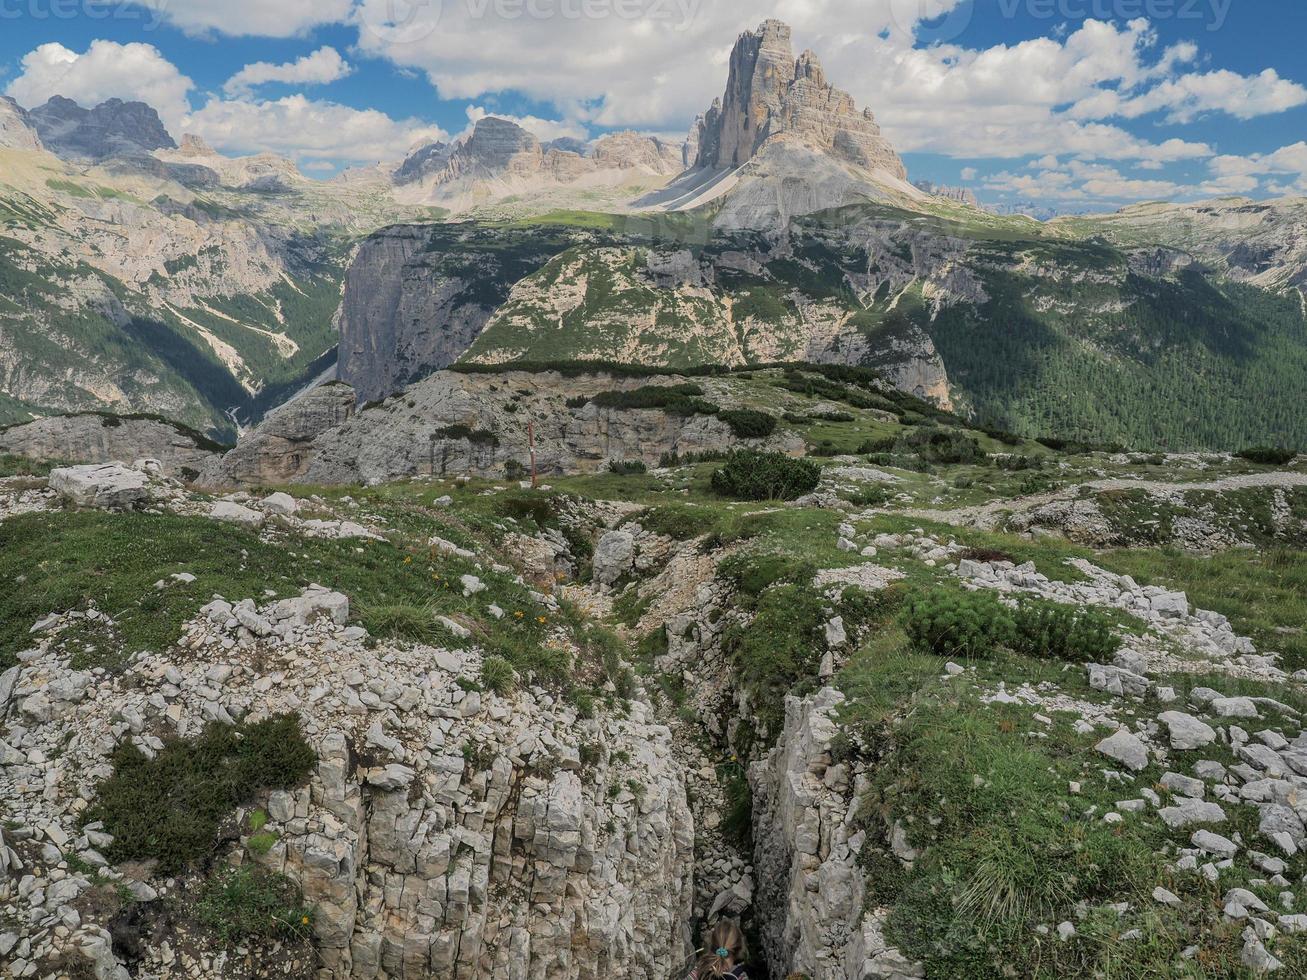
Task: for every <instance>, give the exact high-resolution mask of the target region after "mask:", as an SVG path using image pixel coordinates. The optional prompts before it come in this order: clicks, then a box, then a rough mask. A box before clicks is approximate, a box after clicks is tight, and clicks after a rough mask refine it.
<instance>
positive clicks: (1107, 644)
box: [1011, 600, 1121, 664]
mask: <svg viewBox="0 0 1307 980" xmlns="http://www.w3.org/2000/svg"><path fill="white" fill-rule="evenodd" d="M1011 646H1012V649H1013V650H1015V651H1016V652H1017V653H1022V654H1025V655H1026V656H1028V657H1037V658H1039V659H1043V660H1062V661H1067V662H1069V663H1081V664H1087V663H1105V662H1107V661H1108V660H1109V659H1110V658H1111V657H1112V655H1113V654H1114V653H1116V651H1117V650H1118V649H1119V648H1120V646H1121V644H1120V642H1119V641H1118V640H1117V638H1116V633H1115V630H1114V624H1113V622H1112V620H1111V619H1109V618H1108V617H1107V616H1105V615H1104V614H1103V613H1101V612H1099V611H1098V610H1096V609H1081V608H1079V607H1076V606H1067V605H1063V604H1061V603H1056V602H1042V601H1039V600H1025V601H1023V602H1022V603H1021V605H1020V606H1019V607H1018V608H1017V611H1016V616H1015V629H1014V631H1013V634H1012V640H1011Z"/></svg>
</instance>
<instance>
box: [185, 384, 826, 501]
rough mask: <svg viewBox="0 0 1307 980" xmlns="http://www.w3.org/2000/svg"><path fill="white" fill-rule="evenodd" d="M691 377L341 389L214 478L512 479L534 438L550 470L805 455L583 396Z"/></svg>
mask: <svg viewBox="0 0 1307 980" xmlns="http://www.w3.org/2000/svg"><path fill="white" fill-rule="evenodd" d="M687 381H688V379H685V378H675V377H666V378H656V379H651V380H641V379H630V378H615V377H612V376H609V375H604V374H598V375H587V376H583V377H563V376H562V375H558V374H554V373H545V374H525V373H518V372H508V373H505V374H462V373H458V372H449V371H442V372H439V373H437V374H434V375H432V376H431V377H429V378H427V379H426V380H425V381H423V382H421V383H419V384H416V385H414V386H413V387H411V388H409V389H407V390H406V391H404V392H403V393H402V394H400V395H398V396H396V397H394V398H391V399H389V400H387V401H386V402H384V403H383V404H380V405H374V406H371V407H365V408H364V409H363V410H362V411H360V412H358V414H357V415H354V414H352V413H351V411H350V404H351V403H352V399H353V393H352V392H351V391H350V389H348V388H346V387H345V386H343V385H335V386H331V387H329V388H326V389H320V390H319V392H314V393H312V394H310V395H308V396H305V398H303V399H301V400H300V401H298V402H296V403H293V404H291V405H288V406H286V407H285V408H283V409H281V410H279V411H277V412H276V413H274V414H273V415H271V416H270V417H269V418H268V420H267V421H266V422H265V423H264V424H263V425H262V426H260V427H259V428H258V429H256V430H254V431H253V432H252V433H250V434H249V435H248V436H247V437H246V438H245V439H243V440H242V441H241V442H240V444H239V445H238V446H237V447H236V448H235V449H234V450H232V452H231V453H229V454H228V455H227V456H226V457H225V458H224V459H223V460H222V461H221V462H220V463H218V464H217V465H216V466H211V467H210V468H209V469H208V470H206V474H205V478H204V482H205V483H207V484H211V485H215V486H233V485H240V484H256V485H257V484H278V483H306V484H329V485H339V484H350V483H378V482H388V481H393V480H403V479H411V478H413V477H422V476H436V477H447V476H463V475H470V476H481V477H489V478H502V477H504V476H505V475H506V474H517V475H521V474H524V473H526V472H528V471H529V466H530V462H531V455H532V454H531V446H530V440H531V436H532V434H533V435H534V439H535V460H536V465H537V468H538V470H539V472H540V473H541V474H546V475H557V474H566V473H588V472H596V471H603V470H606V469H607V468H608V464H609V462H610V461H612V460H616V461H625V460H642V461H644V462H645V463H646V464H647V465H649V466H657V465H658V462H659V459H660V458H661V457H662V456H663V454H665V453H679V454H681V455H686V454H693V453H706V452H722V451H724V450H727V449H731V448H735V447H737V446H740V445H754V446H758V445H766V446H767V447H769V448H772V449H777V450H780V451H784V452H789V453H799V452H802V449H803V441H802V440H801V439H800V438H798V437H797V436H795V435H794V434H792V433H787V432H784V431H778V433H777V434H776V435H774V436H772V437H770V438H769V439H767V440H744V439H740V438H739V437H737V436H735V435H734V434H733V432H732V430H731V428H730V426H729V425H728V424H727V423H725V422H723V421H722V420H720V419H718V418H716V417H715V416H712V415H692V416H688V417H687V416H681V415H675V414H669V413H666V412H663V411H661V410H635V409H621V408H608V407H603V406H601V405H596V404H590V403H587V404H585V405H577V404H576V402H577V401H578V400H579V399H581V398H593V397H595V396H597V395H599V394H601V393H604V392H612V391H619V390H630V389H632V388H639V387H643V386H645V385H648V384H657V385H673V384H678V383H682V384H683V383H687ZM703 385H704V391H705V397H706V398H708V399H711V400H712V401H713V402H714V404H717V405H719V406H720V407H722V408H728V409H729V408H736V407H742V403H741V402H740V401H739V399H738V396H737V395H736V394H734V393H733V386H732V385H731V384H730V383H729V382H726V381H718V380H715V379H714V380H710V381H705V382H703ZM569 403H570V404H569ZM342 416H343V417H342ZM333 420H336V421H334V422H333ZM528 426H531V427H532V430H533V432H529V431H528Z"/></svg>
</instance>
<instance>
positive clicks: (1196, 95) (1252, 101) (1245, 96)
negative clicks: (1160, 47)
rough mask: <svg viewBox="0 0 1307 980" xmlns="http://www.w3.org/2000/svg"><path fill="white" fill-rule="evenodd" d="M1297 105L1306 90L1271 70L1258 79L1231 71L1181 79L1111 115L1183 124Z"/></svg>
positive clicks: (1304, 98) (1246, 116) (1245, 116)
mask: <svg viewBox="0 0 1307 980" xmlns="http://www.w3.org/2000/svg"><path fill="white" fill-rule="evenodd" d="M1301 105H1307V88H1304V87H1303V86H1302V85H1299V84H1298V83H1297V82H1294V81H1290V80H1289V79H1287V78H1281V77H1280V74H1279V73H1278V72H1277V71H1276V70H1275V69H1274V68H1267V69H1266V70H1265V71H1264V72H1262V73H1261V74H1260V75H1238V74H1236V73H1234V72H1232V71H1212V72H1207V73H1206V74H1201V75H1197V74H1193V75H1181V76H1180V77H1179V78H1174V79H1170V80H1167V81H1164V82H1162V83H1161V84H1159V85H1158V86H1157V87H1156V88H1153V89H1152V90H1150V91H1148V92H1146V93H1144V94H1143V95H1140V96H1138V97H1137V98H1134V99H1129V100H1126V101H1124V102H1122V103H1121V104H1120V105H1119V106H1118V107H1117V108H1116V111H1115V113H1114V114H1116V115H1120V116H1123V117H1125V118H1127V119H1136V118H1138V117H1139V116H1143V115H1146V114H1148V113H1150V112H1157V111H1165V112H1166V113H1167V119H1168V121H1170V122H1175V123H1187V122H1192V121H1193V120H1194V119H1196V118H1198V117H1199V116H1200V115H1202V114H1204V113H1207V112H1224V113H1227V114H1228V115H1231V116H1234V117H1235V118H1236V119H1255V118H1257V117H1258V116H1267V115H1273V114H1275V113H1278V112H1284V111H1286V110H1288V109H1296V108H1297V107H1298V106H1301Z"/></svg>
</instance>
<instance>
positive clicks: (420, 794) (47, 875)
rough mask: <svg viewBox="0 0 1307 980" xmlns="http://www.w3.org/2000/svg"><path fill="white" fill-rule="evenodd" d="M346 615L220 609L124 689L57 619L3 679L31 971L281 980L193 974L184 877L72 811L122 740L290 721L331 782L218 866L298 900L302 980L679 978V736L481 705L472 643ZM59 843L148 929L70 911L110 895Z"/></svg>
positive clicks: (498, 701)
mask: <svg viewBox="0 0 1307 980" xmlns="http://www.w3.org/2000/svg"><path fill="white" fill-rule="evenodd" d="M232 598H233V599H235V598H236V597H232ZM348 608H349V601H348V599H347V598H346V597H345V596H343V595H340V594H338V593H332V592H328V591H326V590H322V589H310V590H309V591H307V592H305V593H304V595H302V596H300V597H297V598H293V599H289V600H283V601H281V602H277V603H271V604H269V605H267V606H264V607H262V608H256V606H255V603H254V602H253V601H250V600H245V601H243V602H240V603H237V604H235V605H233V604H232V603H231V602H228V601H225V600H215V601H214V602H213V603H211V604H210V605H208V606H206V607H205V609H204V610H203V611H202V613H201V615H200V616H199V617H197V618H196V619H195V620H193V621H192V622H191V623H190V624H189V625H188V627H187V630H186V635H185V637H184V638H183V640H182V642H181V644H180V645H178V646H177V647H176V648H175V649H174V650H172V651H170V652H163V653H157V654H143V655H141V656H138V657H137V658H136V659H135V660H134V662H133V664H132V669H131V671H130V673H128V674H124V675H119V674H117V673H107V672H104V671H96V672H95V674H91V673H87V672H80V671H75V670H72V669H71V668H70V667H69V666H68V661H67V660H66V658H65V657H63V656H62V655H61V654H60V653H59V650H58V647H57V645H56V644H54V643H53V642H52V637H54V636H56V635H57V634H58V633H59V631H60V630H61V629H62V628H63V627H64V626H66V625H67V623H66V622H63V621H56V620H57V618H56V619H52V620H51V621H49V622H46V623H44V624H43V633H42V634H41V636H40V637H37V638H36V641H35V645H34V648H33V649H32V651H30V653H29V654H25V655H24V657H23V663H22V665H21V666H20V667H16V668H14V669H13V670H11V671H9V672H7V673H6V674H4V675H3V680H2V681H0V695H3V697H2V698H0V761H2V762H3V765H0V791H3V793H4V798H5V800H6V802H7V807H6V819H7V822H6V828H8V829H7V830H6V831H5V833H6V834H13V833H18V834H20V835H21V842H22V845H23V850H22V854H23V857H22V858H19V857H18V855H17V853H15V855H14V859H15V860H16V861H20V862H21V863H20V864H18V865H17V867H18V868H22V873H23V874H25V875H28V876H29V877H28V878H27V879H26V880H28V881H30V882H35V881H37V880H38V879H36V878H35V877H31V876H32V875H35V874H40V875H41V877H40V879H39V881H40V882H41V883H42V885H41V887H37V888H31V887H27V886H22V887H20V888H19V889H18V890H17V896H13V893H12V892H11V891H10V890H9V889H10V887H11V886H10V885H9V883H8V881H9V877H8V876H3V878H0V896H4V897H6V898H9V897H11V896H12V897H14V900H15V902H16V909H17V915H16V916H15V917H14V918H13V919H10V918H8V917H7V918H6V920H5V925H4V927H3V928H0V933H5V934H6V935H7V934H8V931H9V926H10V924H11V923H12V924H13V925H14V927H15V928H16V929H17V932H16V933H15V934H14V935H15V943H17V942H18V937H20V936H21V938H22V942H21V948H20V949H19V951H18V954H17V955H18V958H19V959H20V960H22V963H23V966H22V967H21V971H25V970H26V969H27V965H28V964H29V963H30V964H35V963H37V962H42V961H48V960H52V959H54V958H55V957H56V956H57V955H64V956H70V957H72V961H79V960H81V959H82V958H83V957H86V958H90V957H91V956H92V953H94V956H95V958H96V960H97V963H98V968H97V972H96V974H95V975H96V976H104V977H115V978H117V977H126V976H127V975H128V974H127V973H126V968H125V966H124V964H123V963H122V962H121V961H120V960H119V959H118V958H117V957H124V958H128V960H127V961H128V962H129V963H130V965H131V967H132V970H133V973H138V972H139V975H143V976H144V975H149V976H159V977H178V976H182V975H189V976H195V977H219V976H223V977H241V978H251V980H253V978H259V977H267V976H271V975H283V974H284V972H285V971H283V970H280V969H275V968H274V967H272V966H271V965H270V962H268V961H263V960H259V959H257V958H256V957H257V956H259V955H261V954H260V953H259V952H258V951H254V950H247V951H246V953H243V954H242V955H241V957H240V958H239V959H237V958H236V957H232V962H231V963H229V964H227V965H226V966H224V965H223V963H224V961H225V959H226V957H223V959H222V960H220V961H219V962H217V963H215V964H213V965H210V964H209V961H208V959H207V958H206V959H205V961H204V963H203V964H201V963H200V962H199V961H198V960H193V961H192V962H191V963H190V964H189V968H188V965H187V964H186V962H185V960H184V959H183V960H182V961H180V962H179V961H178V960H177V953H176V952H175V951H174V945H170V944H175V946H182V945H183V944H182V943H181V941H180V940H179V937H178V936H177V935H176V934H175V933H174V930H173V929H172V928H171V927H170V926H169V925H167V923H170V922H172V921H173V920H172V918H170V917H171V916H174V915H175V914H176V913H175V912H173V911H170V908H175V906H174V905H172V904H171V903H172V900H173V898H174V891H175V889H176V888H177V887H178V883H177V882H176V881H175V880H166V879H164V878H153V877H151V876H150V874H149V871H148V868H146V869H141V870H139V871H137V872H135V873H134V874H133V875H132V876H131V877H129V878H127V879H124V878H123V876H122V874H120V873H119V872H118V871H117V870H116V869H112V868H106V862H105V859H104V858H103V857H101V856H100V854H99V852H98V851H97V848H104V847H105V846H106V845H107V844H109V843H111V842H112V837H110V836H109V835H107V834H104V833H100V832H99V831H98V830H97V829H96V828H95V827H91V828H89V829H84V828H83V827H82V826H81V825H80V823H79V821H78V812H79V811H80V810H81V809H82V808H84V806H85V802H86V800H88V799H91V798H93V797H94V794H95V789H96V786H97V784H98V783H99V781H100V780H101V779H102V778H103V777H104V776H105V775H106V774H107V772H108V771H109V770H110V764H109V763H110V756H111V753H112V752H113V750H114V748H115V747H116V746H117V745H118V744H119V743H120V742H122V741H131V742H133V743H134V744H136V745H137V746H138V747H141V748H143V749H144V750H145V751H146V752H147V753H149V754H151V755H152V754H153V753H154V752H155V751H157V750H158V749H159V748H161V747H162V745H163V743H162V741H161V738H172V737H183V738H184V737H191V736H195V735H197V734H198V733H199V732H200V731H201V729H203V728H204V727H205V726H206V725H208V724H210V723H213V722H215V721H217V722H227V723H230V720H231V719H232V718H240V719H242V720H243V721H244V722H245V723H254V722H257V721H259V720H261V719H266V718H270V717H272V716H276V715H281V714H285V713H287V712H291V713H294V714H296V715H298V716H299V718H300V725H301V728H302V731H303V732H304V735H305V738H306V739H307V741H308V743H309V745H310V746H311V747H312V749H313V751H314V753H315V755H316V760H317V761H316V766H315V767H314V769H313V771H312V774H311V776H310V778H309V779H308V781H307V784H305V785H303V786H302V787H300V788H292V789H288V790H277V791H275V792H272V793H271V794H270V796H267V795H265V798H263V799H261V800H257V801H251V802H252V803H255V804H257V805H258V806H259V807H260V808H261V812H262V813H263V814H264V815H265V818H266V819H265V820H264V821H263V822H262V823H261V824H260V826H259V831H258V832H259V837H260V841H261V842H262V843H261V844H260V841H253V840H251V837H252V836H253V832H250V833H248V834H245V833H242V834H241V835H240V839H239V840H238V841H235V842H233V843H234V845H235V846H234V847H228V848H225V850H226V851H227V859H228V860H229V861H231V862H233V863H246V864H249V863H253V864H257V865H262V866H263V867H265V868H267V869H269V870H271V871H275V872H278V873H281V874H283V875H285V876H287V877H288V878H289V879H291V881H293V882H294V883H295V884H296V885H298V886H299V888H300V889H301V890H302V891H303V894H304V901H305V903H306V904H308V905H311V906H312V907H313V918H312V940H311V941H312V946H313V950H314V952H315V953H316V960H317V969H316V971H315V972H314V973H312V974H309V975H312V976H316V977H318V978H320V980H346V978H376V977H380V976H386V977H394V978H422V977H452V976H459V977H467V978H490V977H508V978H516V980H531V978H535V977H553V978H558V980H583V978H584V980H589V978H595V977H607V976H622V977H631V978H633V980H665V978H666V977H667V976H668V968H669V966H670V965H671V964H673V963H679V962H681V961H682V960H683V959H684V958H685V957H686V956H687V955H688V953H689V947H688V945H687V940H686V935H685V931H684V929H685V922H686V920H687V918H688V915H689V902H690V877H691V872H692V868H693V840H694V830H693V825H692V823H691V821H690V819H689V808H688V806H687V803H686V797H685V784H684V781H683V778H682V776H681V774H680V772H679V771H678V770H677V769H676V767H675V765H674V763H673V760H672V758H671V753H670V734H669V732H668V730H667V728H665V727H663V726H661V725H659V724H658V723H657V722H656V721H655V720H653V718H652V717H651V713H650V712H649V710H648V708H647V705H644V704H643V703H641V702H633V703H632V704H631V709H630V711H629V713H625V712H624V713H623V714H622V716H621V717H618V716H617V715H616V714H609V713H607V712H601V713H600V715H599V717H597V718H594V719H582V718H580V717H578V713H577V709H576V708H574V707H573V706H571V705H570V704H569V703H568V702H567V701H566V700H565V699H560V698H556V697H553V696H551V695H549V694H548V693H546V692H545V691H543V690H539V689H530V690H524V691H521V692H519V693H517V694H515V695H512V696H509V697H500V696H498V695H495V694H493V693H490V692H485V693H480V692H479V689H478V685H477V684H476V678H477V677H478V676H479V674H480V667H481V655H480V654H479V653H478V652H476V651H475V650H469V651H457V650H445V649H433V648H430V647H420V646H418V647H414V646H407V645H398V646H397V645H395V644H392V643H382V644H380V645H378V644H375V643H371V642H369V641H368V638H367V635H366V633H365V632H364V631H363V630H362V629H360V628H357V627H346V626H344V625H343V623H344V620H345V619H346V617H348V615H349V613H348ZM77 615H81V614H77ZM97 616H98V617H103V614H98V613H97ZM104 618H107V617H104ZM292 665H293V669H292ZM583 759H584V760H585V762H584V763H583V762H582V760H583ZM14 828H17V830H15V829H14ZM16 841H17V839H16ZM43 842H44V843H47V844H51V843H53V842H57V843H58V845H59V847H54V846H46V847H45V848H44V851H43V850H42V847H41V846H40V845H41V843H43ZM29 844H30V845H31V846H28V845H29ZM65 851H66V852H69V853H74V852H75V853H78V854H80V855H84V856H85V861H84V864H85V866H87V867H89V866H91V865H94V866H95V867H97V868H101V869H104V870H103V871H102V872H101V873H102V874H104V873H107V874H109V875H111V876H112V880H115V881H117V882H119V883H120V884H121V886H122V887H123V888H127V889H129V890H130V891H131V892H132V894H133V896H134V897H135V899H136V904H135V905H134V906H133V909H132V919H131V922H130V924H124V923H118V924H117V925H116V926H115V928H118V929H119V930H120V935H123V934H126V932H128V931H130V933H131V934H132V936H133V940H132V942H131V943H130V944H127V945H120V944H115V946H114V947H113V951H112V952H111V951H110V944H109V943H108V942H107V932H106V930H107V928H108V927H109V925H110V922H109V920H108V919H107V918H106V916H108V915H112V914H113V911H112V908H110V910H109V911H108V912H105V911H104V908H103V907H102V906H101V905H99V904H97V903H95V902H93V901H90V898H91V896H87V900H85V901H83V902H82V903H79V907H80V908H81V910H82V911H81V914H80V916H78V915H74V916H73V917H72V919H67V918H66V915H65V913H66V912H67V911H68V909H69V903H71V902H73V901H74V900H76V899H78V898H79V897H81V896H84V895H85V894H86V893H87V892H88V891H89V890H91V889H92V888H94V887H96V882H95V881H93V880H92V879H93V878H94V877H95V876H94V875H92V874H87V873H83V872H81V871H71V870H64V869H67V868H68V865H67V864H64V863H63V861H64V857H63V852H65ZM8 854H9V850H8V848H7V847H6V846H4V840H3V839H0V862H6V863H7V859H6V856H7V855H8ZM70 863H71V862H70ZM56 866H58V867H56ZM4 867H5V864H0V869H2V868H4ZM79 867H80V866H79ZM47 883H48V887H47V886H46V885H47ZM305 921H306V922H307V921H308V920H307V919H306V920H305ZM70 922H71V925H69V923H70ZM55 924H57V925H59V929H57V930H55V933H57V934H56V935H51V928H50V926H52V925H55ZM156 925H157V930H158V931H157V932H156ZM4 938H5V937H4V936H0V940H3V939H4ZM101 938H104V939H105V940H106V941H104V942H99V941H98V940H100V939H101ZM15 943H10V944H9V946H10V947H13V946H14V945H15ZM92 948H93V949H92ZM115 954H116V955H115ZM8 962H9V963H11V964H12V963H13V962H15V961H14V960H13V959H10V960H8ZM70 962H71V961H70ZM87 967H88V968H90V964H89V963H88V964H87ZM179 970H180V971H181V972H179ZM21 971H20V972H19V973H17V974H15V975H17V976H24V975H29V974H27V973H25V972H21ZM229 971H235V972H229ZM295 975H296V976H303V975H305V974H303V973H297V974H295Z"/></svg>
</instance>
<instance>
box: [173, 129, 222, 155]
mask: <svg viewBox="0 0 1307 980" xmlns="http://www.w3.org/2000/svg"><path fill="white" fill-rule="evenodd" d="M180 152H181V154H182V155H183V156H188V157H212V156H217V155H218V151H217V150H215V149H214V148H213V147H212V146H210V145H209V144H208V142H207V141H206V140H205V139H204V138H203V137H201V136H196V135H195V134H194V133H186V134H185V135H183V136H182V145H181V150H180Z"/></svg>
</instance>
